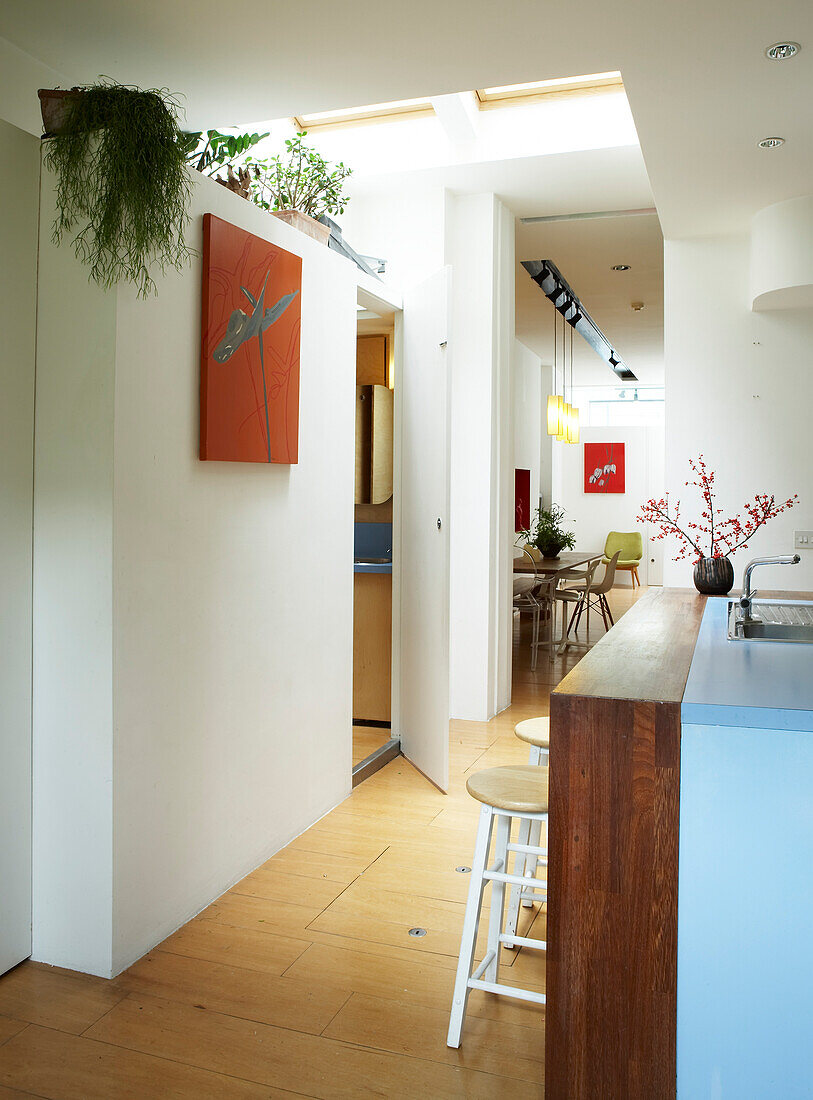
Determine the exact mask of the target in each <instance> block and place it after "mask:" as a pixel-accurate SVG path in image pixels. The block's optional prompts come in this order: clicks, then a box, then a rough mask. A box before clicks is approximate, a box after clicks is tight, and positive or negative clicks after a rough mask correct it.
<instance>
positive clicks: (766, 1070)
mask: <svg viewBox="0 0 813 1100" xmlns="http://www.w3.org/2000/svg"><path fill="white" fill-rule="evenodd" d="M774 597H775V598H774V599H773V600H772V599H771V598H770V595H769V593H767V592H766V593H764V594H763V595H762V601H763V603H762V604H761V605H757V604H755V605H754V608H755V610H756V611H757V612H762V613H763V614H774V615H775V616H777V617H778V620H779V621H780V622H781V621H788V619H783V618H782V615H785V616H792V615H793V614H796V613H798V614H800V615H801V614H802V613H804V614H805V615H811V614H813V600H811V597H810V594H806V595H802V594H794V593H775V594H774ZM771 603H773V604H774V609H771V608H770V606H769V605H770V604H771ZM779 604H784V605H785V607H784V610H783V611H781V614H780V610H781V609H778V605H779ZM728 607H729V605H728V601H727V600H726V599H725V598H708V599H707V598H706V597H704V596H700V595H698V594H697V593H696V592H693V591H685V590H682V589H668V588H667V589H660V590H654V591H652V592H649V593H647V595H646V596H644V597H643V598H642V599H641V600H640V601H639V602H638V603H637V604H636V605H635V606H634V607H633V608H632V609H631V610H630V611H628V612H627V614H626V615H624V616H623V618H622V619H620V620H619V622H618V623H617V625H616V626H615V627H614V628H613V629H612V630H611V631H610V632H609V633H608V634H607V635H606V636H605V637H604V638H602V640H601V641H600V642H599V643H598V644H597V645H596V646H594V648H593V649H592V650H591V651H590V652H589V653H588V654H587V655H586V656H585V657H584V658H583V659H582V660H581V661H580V662H579V664H578V665H577V666H576V668H574V669H573V671H572V672H571V673H570V674H569V675H568V676H566V677H565V679H564V680H562V682H561V683H560V684H559V686H558V688H557V689H556V691H555V692H554V693H553V694H552V695H551V722H550V735H551V736H550V773H549V774H550V798H549V804H550V813H551V816H550V834H549V840H548V858H549V865H548V883H549V888H548V935H547V963H548V967H547V1005H546V1039H545V1047H546V1095H547V1097H548V1100H587V1098H588V1097H589V1098H601V1100H667V1098H669V1100H674V1098H675V1097H677V1100H714V1098H715V1097H731V1098H732V1100H734V1098H736V1100H740V1098H744V1097H748V1098H749V1100H752V1098H753V1100H774V1098H778V1097H782V1100H802V1098H803V1097H809V1096H810V1095H811V1081H813V1048H811V1045H810V1021H811V1020H812V1019H813V981H811V975H813V941H812V940H811V937H810V927H809V921H810V917H809V915H810V913H811V912H812V911H813V873H812V872H811V868H813V799H811V798H810V791H811V789H813V648H812V647H811V646H810V645H809V644H788V643H787V642H785V641H775V640H759V639H758V638H753V639H742V638H739V639H738V638H735V639H733V640H731V639H730V638H729V631H728V625H729V623H728ZM790 621H793V620H792V619H791V620H790Z"/></svg>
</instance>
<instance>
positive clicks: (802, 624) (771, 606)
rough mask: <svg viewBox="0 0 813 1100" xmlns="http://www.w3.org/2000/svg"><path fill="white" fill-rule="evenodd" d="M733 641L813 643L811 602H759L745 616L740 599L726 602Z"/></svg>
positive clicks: (730, 634)
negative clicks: (747, 615)
mask: <svg viewBox="0 0 813 1100" xmlns="http://www.w3.org/2000/svg"><path fill="white" fill-rule="evenodd" d="M728 637H729V638H730V639H731V640H732V641H761V642H808V643H810V642H813V600H804V601H802V600H799V601H795V600H760V601H759V603H757V602H754V603H753V604H752V605H751V614H750V617H746V616H745V613H744V611H743V608H742V607H741V605H740V601H739V600H729V601H728Z"/></svg>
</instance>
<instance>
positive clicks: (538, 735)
mask: <svg viewBox="0 0 813 1100" xmlns="http://www.w3.org/2000/svg"><path fill="white" fill-rule="evenodd" d="M514 733H515V734H516V735H517V737H518V738H519V739H520V741H525V742H527V744H528V745H530V750H529V753H528V764H529V765H531V766H534V767H539V766H542V767H547V765H548V758H549V752H550V719H549V718H526V719H525V721H524V722H517V724H516V725H515V726H514ZM517 839H518V841H519V843H520V844H527V845H529V846H530V847H532V848H536V849H537V850H538V851H539V852H541V853H543V857H542V858H540V856H539V855H536V854H533V855H532V854H531V853H528V855H527V856H526V857H525V860H524V861H523V866H522V867H521V868H520V866H519V857H517V871H518V873H520V874H521V875H522V877H523V878H526V879H528V880H530V879H534V880H535V879H536V869H537V867H538V865H539V864H540V863H543V864H545V866H547V863H548V859H547V849H546V848H541V847H540V841H541V839H542V822H541V821H521V822H520V826H519V837H518V838H517ZM537 890H544V891H545V894H546V896H547V883H542V884H540V885H539V886H527V887H526V888H525V889H524V890H518V889H512V890H511V894H510V897H509V900H508V912H507V914H506V918H505V932H506V935H507V936H511V935H513V933H514V932H516V930H517V922H518V921H519V903H520V901H522V904H523V906H524V907H525V908H526V909H529V908H530V907H531V906H532V905H533V903H534V893H535V891H537ZM505 946H506V947H507V948H509V950H510V949H512V948H513V947H514V942H513V941H511V940H508V939H507V940H506V941H505Z"/></svg>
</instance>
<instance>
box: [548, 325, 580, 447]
mask: <svg viewBox="0 0 813 1100" xmlns="http://www.w3.org/2000/svg"><path fill="white" fill-rule="evenodd" d="M566 312H567V310H566V309H560V307H558V306H557V307H556V311H555V312H554V314H553V393H552V394H551V395H550V396H549V397H548V435H552V436H553V438H554V439H556V440H557V441H558V442H559V443H578V442H579V410H578V409H575V408H574V407H573V405H571V404H570V403H569V402H567V401H566V400H565V397H566V396H567V390H568V386H567V367H568V360H569V362H570V400H571V401H572V400H573V328H572V326H571V327H570V328H569V329H568V328H567V322H566V321H565V318H564V313H566ZM560 314H562V392H561V394H560V393H559V392H558V389H559V385H558V381H559V377H558V362H559V356H558V354H557V352H558V336H557V329H558V327H559V315H560ZM568 331H569V333H570V341H569V343H570V347H569V349H568V347H567V338H566V335H565V333H566V332H568ZM568 350H569V354H568Z"/></svg>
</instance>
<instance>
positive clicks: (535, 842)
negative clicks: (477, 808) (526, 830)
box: [522, 745, 548, 909]
mask: <svg viewBox="0 0 813 1100" xmlns="http://www.w3.org/2000/svg"><path fill="white" fill-rule="evenodd" d="M528 763H529V764H534V765H539V766H541V767H547V764H548V750H547V749H543V748H541V747H540V746H539V745H531V751H530V752H529V753H528ZM528 824H529V825H530V839H529V840H527V841H526V843H527V844H530V845H532V846H533V847H534V848H538V847H539V846H540V845H539V841H540V839H541V837H542V822H541V821H533V822H529V823H528ZM538 866H539V857H538V856H535V855H530V854H529V856H528V858H527V859H526V861H525V870H524V871H523V874H524V875H525V877H526V878H536V869H537V867H538ZM533 903H534V893H533V891H532V890H529V891H527V893H525V892H524V893H523V895H522V904H523V906H524V907H525V908H526V909H530V908H531V906H532V905H533Z"/></svg>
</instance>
